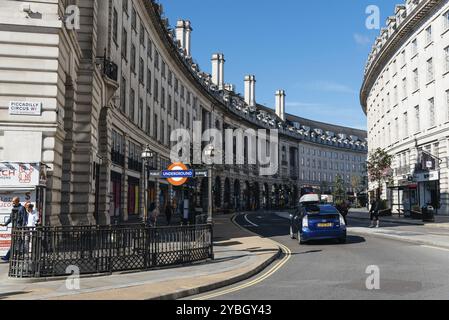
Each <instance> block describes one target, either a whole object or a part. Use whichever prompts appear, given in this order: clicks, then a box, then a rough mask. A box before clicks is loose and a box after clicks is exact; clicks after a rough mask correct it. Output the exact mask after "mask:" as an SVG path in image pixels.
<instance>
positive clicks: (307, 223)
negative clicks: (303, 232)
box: [302, 216, 309, 228]
mask: <svg viewBox="0 0 449 320" xmlns="http://www.w3.org/2000/svg"><path fill="white" fill-rule="evenodd" d="M302 226H303V228H308V227H309V217H308V216H305V217H304V219H302Z"/></svg>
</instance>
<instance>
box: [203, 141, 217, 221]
mask: <svg viewBox="0 0 449 320" xmlns="http://www.w3.org/2000/svg"><path fill="white" fill-rule="evenodd" d="M204 153H205V155H206V156H207V157H209V159H210V160H211V161H212V158H213V157H214V154H215V150H214V147H213V146H212V145H209V146H208V147H207V148H206V150H205V152H204ZM207 177H208V181H209V196H208V205H207V224H212V222H213V218H212V212H213V208H212V206H213V203H212V163H211V164H210V165H209V166H208V168H207Z"/></svg>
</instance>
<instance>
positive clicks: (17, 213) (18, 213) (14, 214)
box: [0, 197, 28, 262]
mask: <svg viewBox="0 0 449 320" xmlns="http://www.w3.org/2000/svg"><path fill="white" fill-rule="evenodd" d="M12 205H13V208H12V211H11V216H10V217H9V219H8V220H7V221H6V222H5V223H4V224H0V227H8V226H9V225H10V224H11V223H12V227H13V228H21V227H25V226H26V225H27V223H28V213H27V212H26V210H25V207H24V206H22V204H21V203H20V198H19V197H15V198H14V199H12ZM10 256H11V249H9V251H8V253H7V254H6V256H4V257H2V260H3V261H4V262H9V258H10Z"/></svg>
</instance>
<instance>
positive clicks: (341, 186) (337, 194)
mask: <svg viewBox="0 0 449 320" xmlns="http://www.w3.org/2000/svg"><path fill="white" fill-rule="evenodd" d="M333 195H334V198H335V201H339V200H345V199H346V186H345V181H344V180H343V177H342V176H341V175H339V174H338V175H337V177H336V179H335V183H334V193H333Z"/></svg>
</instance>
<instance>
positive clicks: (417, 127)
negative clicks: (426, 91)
mask: <svg viewBox="0 0 449 320" xmlns="http://www.w3.org/2000/svg"><path fill="white" fill-rule="evenodd" d="M415 125H416V132H419V131H421V123H420V118H419V106H416V107H415Z"/></svg>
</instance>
